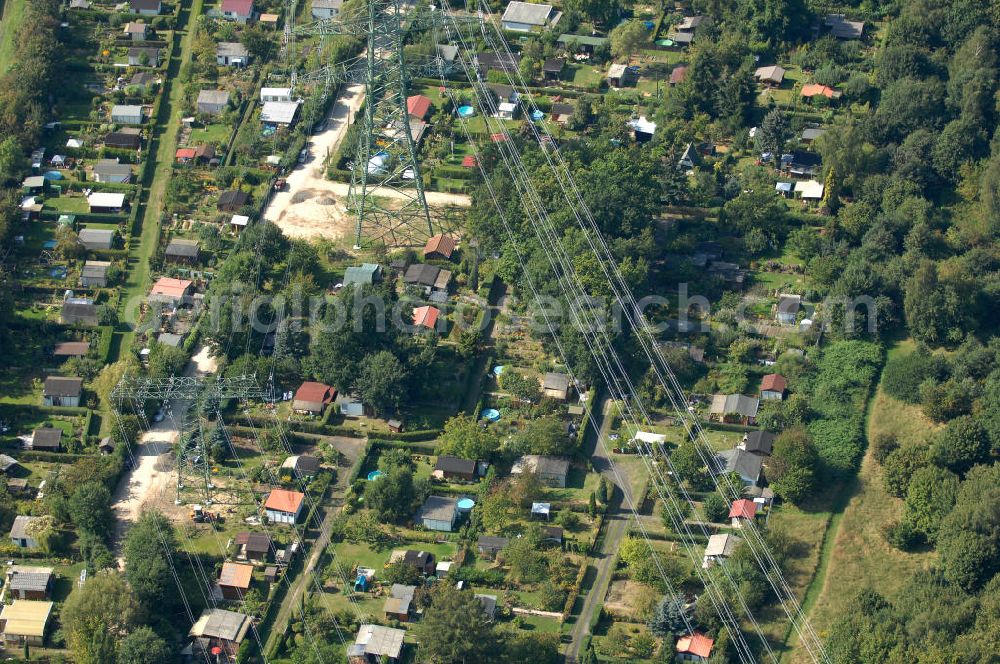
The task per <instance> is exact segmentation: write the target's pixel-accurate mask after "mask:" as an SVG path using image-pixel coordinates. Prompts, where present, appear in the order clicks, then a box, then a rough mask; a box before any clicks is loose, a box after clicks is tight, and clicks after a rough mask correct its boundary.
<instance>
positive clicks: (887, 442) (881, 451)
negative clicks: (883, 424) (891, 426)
mask: <svg viewBox="0 0 1000 664" xmlns="http://www.w3.org/2000/svg"><path fill="white" fill-rule="evenodd" d="M871 444H872V456H874V457H875V461H877V462H878V465H880V466H881V465H883V464H884V463H885V460H886V459H887V458H889V455H890V454H892V453H893V452H895V451H896V450H898V449H899V441H898V440H896V436H895V435H894V434H891V433H884V432H883V433H879V434H877V435H876V436H875V438H874V439H873V440H872V443H871Z"/></svg>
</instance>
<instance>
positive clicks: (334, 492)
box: [264, 443, 363, 652]
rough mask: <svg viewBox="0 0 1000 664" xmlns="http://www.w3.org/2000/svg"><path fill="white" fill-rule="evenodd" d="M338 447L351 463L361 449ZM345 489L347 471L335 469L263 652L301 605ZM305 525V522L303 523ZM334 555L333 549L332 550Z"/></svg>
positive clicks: (280, 633) (284, 631)
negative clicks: (333, 481)
mask: <svg viewBox="0 0 1000 664" xmlns="http://www.w3.org/2000/svg"><path fill="white" fill-rule="evenodd" d="M334 445H335V446H336V447H337V449H338V450H340V451H341V452H342V453H343V454H344V455H345V456H346V457H347V458H348V459H349V460H350V462H351V463H354V461H355V459H356V458H357V456H358V454H360V453H361V452H362V449H363V448H362V447H358V448H351V447H341V446H340V445H337V444H336V443H334ZM346 489H347V473H346V472H338V473H337V483H336V484H335V485H334V486H333V488H332V489H331V490H330V495H329V496H328V497H326V500H324V501H323V511H324V515H323V521H322V522H321V523H320V526H319V536H318V537H317V538H316V541H315V542H313V543H312V544H311V547H312V553H311V554H310V555H309V558H308V560H306V564H305V567H304V568H303V569H302V572H300V573H299V574H298V575H297V576H296V577H295V581H293V582H292V585H291V586H290V587H289V589H288V592H287V593H285V598H284V600H282V602H281V608H280V609H278V615H277V616H275V619H274V623H272V625H271V629H270V630H269V634H268V637H267V643H265V644H264V652H270V649H271V647H272V645H273V644H274V641H275V640H276V639H277V638H278V637H279V636H281V635H284V634H285V633H286V632H287V631H288V623H289V621H290V620H291V617H292V611H293V610H294V609H295V607H297V606H300V605H301V602H302V600H301V597H302V594H303V593H306V592H308V591H309V586H310V585H311V584H312V583H313V578H314V577H313V574H314V572H315V570H316V565H318V564H319V559H320V556H321V555H322V554H323V552H324V551H326V548H327V547H328V546H329V545H330V534H331V531H332V530H333V522H334V521H335V520H336V518H337V514H339V513H340V507H341V505H342V504H343V500H342V499H341V497H342V496H343V495H344V492H345V491H346ZM306 527H308V524H306ZM334 555H336V552H334Z"/></svg>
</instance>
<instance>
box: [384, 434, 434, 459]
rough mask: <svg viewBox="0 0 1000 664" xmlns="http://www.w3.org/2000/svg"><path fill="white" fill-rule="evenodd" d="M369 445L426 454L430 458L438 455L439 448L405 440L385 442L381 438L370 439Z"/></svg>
mask: <svg viewBox="0 0 1000 664" xmlns="http://www.w3.org/2000/svg"><path fill="white" fill-rule="evenodd" d="M368 443H369V444H370V445H371V446H372V447H375V448H379V449H382V448H390V449H397V450H409V451H410V452H413V453H416V454H426V455H428V456H433V455H434V454H436V453H437V447H436V446H435V445H427V444H425V443H419V442H410V441H405V440H383V439H379V438H370V439H369V440H368Z"/></svg>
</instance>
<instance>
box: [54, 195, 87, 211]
mask: <svg viewBox="0 0 1000 664" xmlns="http://www.w3.org/2000/svg"><path fill="white" fill-rule="evenodd" d="M45 209H48V210H55V211H56V212H59V213H60V214H86V213H87V212H90V206H88V205H87V199H86V198H84V197H83V196H58V197H56V198H46V199H45Z"/></svg>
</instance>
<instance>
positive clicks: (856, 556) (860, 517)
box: [789, 342, 935, 662]
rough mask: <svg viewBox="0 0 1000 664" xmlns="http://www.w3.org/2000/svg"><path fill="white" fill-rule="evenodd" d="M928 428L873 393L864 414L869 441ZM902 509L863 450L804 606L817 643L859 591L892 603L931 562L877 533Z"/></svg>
mask: <svg viewBox="0 0 1000 664" xmlns="http://www.w3.org/2000/svg"><path fill="white" fill-rule="evenodd" d="M912 347H913V345H912V343H911V342H901V343H898V344H896V345H895V346H893V347H892V349H891V350H890V351H889V357H890V358H891V357H892V356H893V355H896V354H899V353H906V352H910V351H911V350H912ZM934 429H935V426H934V424H933V423H931V422H930V421H929V420H927V419H926V418H925V417H924V416H923V413H921V411H920V409H919V408H918V407H916V406H912V405H910V404H906V403H903V402H901V401H898V400H896V399H894V398H892V397H890V396H889V395H887V394H886V393H885V392H883V391H882V389H881V387H880V388H879V390H878V392H877V393H876V395H875V398H874V400H873V401H872V404H871V409H870V411H869V417H868V438H869V440H871V439H873V438H874V437H875V436H876V435H877V434H879V433H880V432H892V433H893V434H895V435H896V437H897V439H898V440H899V442H900V444H902V445H908V444H910V445H912V444H916V445H919V444H924V442H925V441H926V440H927V436H928V434H930V433H931V432H933V431H934ZM902 510H903V504H902V501H900V500H898V499H896V498H892V497H891V496H889V495H888V494H887V493H886V491H885V489H884V488H883V486H882V471H881V468H880V467H879V465H878V463H877V462H876V461H875V459H874V457H873V455H872V452H871V448H869V451H868V452H867V453H866V454H865V458H864V461H863V462H862V464H861V471H860V472H859V474H858V478H857V482H856V486H855V487H854V489H853V491H852V492H851V496H850V501H849V503H848V505H847V507H846V509H845V510H844V511H843V515H842V517H841V518H839V519H837V522H836V523H833V524H832V525H831V533H830V535H829V537H830V538H831V539H830V540H829V541H828V542H827V543H826V546H824V547H823V554H822V557H821V560H820V567H819V569H818V570H817V580H816V586H815V588H816V589H815V592H816V596H815V598H813V597H809V598H807V601H806V608H807V609H809V608H810V606H811V610H809V616H810V620H811V622H812V625H813V628H814V629H815V630H816V632H817V633H818V634H819V636H820V638H824V637H825V635H826V633H827V631H828V630H829V628H830V626H831V625H832V624H833V622H834V621H835V620H836V619H837V618H838V617H839V616H840V615H842V614H843V613H844V612H845V611H847V610H849V609H850V608H851V605H852V602H853V601H854V598H855V596H856V595H857V593H858V592H860V591H861V590H862V589H864V588H866V587H872V588H876V589H877V590H878V591H879V592H880V593H882V594H883V595H885V596H886V597H887V598H888V599H890V600H892V599H895V598H896V596H897V594H898V593H899V592H900V590H901V589H902V588H903V586H904V585H905V584H906V582H907V580H908V579H909V578H910V577H911V576H912V575H913V574H914V573H915V572H916V571H918V570H920V569H924V568H926V567H927V566H928V565H929V564H930V563H931V562H932V561H933V558H934V554H933V553H904V552H902V551H898V550H896V549H894V548H892V547H890V546H889V544H888V543H887V542H886V541H885V536H884V535H883V530H884V529H885V527H886V526H888V525H890V524H892V523H893V522H895V521H896V520H898V519H899V518H900V516H901V515H902ZM810 594H812V592H811V593H810ZM789 661H791V662H800V661H806V658H805V653H804V652H801V651H793V652H792V654H791V658H790V660H789Z"/></svg>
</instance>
